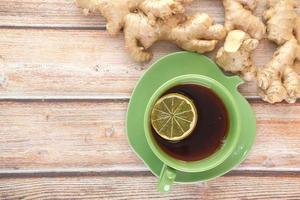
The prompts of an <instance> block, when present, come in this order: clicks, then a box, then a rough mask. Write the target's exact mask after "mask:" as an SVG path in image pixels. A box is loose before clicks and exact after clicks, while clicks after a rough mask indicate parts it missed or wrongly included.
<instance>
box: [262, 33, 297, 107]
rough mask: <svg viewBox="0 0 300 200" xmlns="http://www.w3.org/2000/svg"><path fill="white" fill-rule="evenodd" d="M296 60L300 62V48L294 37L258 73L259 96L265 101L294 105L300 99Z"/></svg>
mask: <svg viewBox="0 0 300 200" xmlns="http://www.w3.org/2000/svg"><path fill="white" fill-rule="evenodd" d="M295 60H300V46H299V44H298V43H297V40H296V39H295V38H294V37H293V38H292V39H290V40H289V41H287V42H286V43H285V44H283V45H282V46H281V47H279V48H278V49H277V51H276V52H275V53H274V55H273V58H272V60H271V61H270V62H269V63H268V64H266V65H265V66H264V67H263V68H262V69H261V70H259V71H258V73H257V84H258V88H259V94H260V96H261V97H262V99H263V100H264V101H267V102H269V103H276V102H281V101H283V100H285V101H287V102H288V103H294V102H295V101H296V100H297V98H298V97H300V77H299V75H298V74H297V72H296V71H295V70H294V68H293V65H294V62H295Z"/></svg>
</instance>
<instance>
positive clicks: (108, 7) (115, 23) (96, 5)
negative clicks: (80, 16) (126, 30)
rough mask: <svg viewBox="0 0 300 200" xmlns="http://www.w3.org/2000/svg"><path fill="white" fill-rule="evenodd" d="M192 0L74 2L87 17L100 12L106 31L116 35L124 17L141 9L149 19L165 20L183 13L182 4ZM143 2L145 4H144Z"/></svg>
mask: <svg viewBox="0 0 300 200" xmlns="http://www.w3.org/2000/svg"><path fill="white" fill-rule="evenodd" d="M192 1H193V0H76V3H77V5H78V7H80V8H82V9H83V13H84V14H85V15H88V14H90V13H94V12H100V13H101V15H103V16H104V17H105V18H106V20H107V25H106V29H107V30H108V32H109V33H110V34H111V35H116V34H118V33H119V32H120V30H121V29H122V28H123V27H124V24H125V21H124V20H125V16H126V15H128V14H129V13H132V12H135V11H136V10H137V9H141V10H142V11H143V12H144V13H145V14H146V15H148V16H149V19H150V20H152V23H153V21H155V19H156V18H161V19H166V18H168V17H170V16H171V15H172V14H176V13H184V12H185V9H184V7H183V5H184V4H187V3H190V2H192ZM144 2H145V3H144Z"/></svg>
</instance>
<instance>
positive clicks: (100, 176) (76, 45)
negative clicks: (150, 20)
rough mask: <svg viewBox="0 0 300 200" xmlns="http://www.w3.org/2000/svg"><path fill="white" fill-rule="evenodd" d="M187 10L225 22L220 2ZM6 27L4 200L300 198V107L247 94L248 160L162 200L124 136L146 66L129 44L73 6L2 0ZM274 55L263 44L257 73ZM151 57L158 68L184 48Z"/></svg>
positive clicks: (1, 45) (1, 131) (0, 56)
mask: <svg viewBox="0 0 300 200" xmlns="http://www.w3.org/2000/svg"><path fill="white" fill-rule="evenodd" d="M259 2H260V5H259V9H258V13H261V11H262V8H263V6H264V5H265V1H259ZM299 2H300V1H299ZM189 11H191V12H195V11H206V12H208V13H209V14H210V15H212V16H214V17H215V19H216V21H217V22H223V15H224V14H223V9H222V5H221V1H219V0H201V1H196V2H195V3H193V5H192V6H190V7H189ZM299 13H300V12H299ZM0 26H1V29H0V63H1V65H0V85H1V86H0V127H1V128H0V199H23V198H24V199H55V198H57V199H59V198H66V199H88V198H94V199H99V198H107V199H148V198H167V199H271V198H274V199H300V102H299V101H297V103H295V104H292V105H288V104H286V103H279V104H276V105H270V104H267V103H265V102H263V101H262V100H261V99H260V98H259V97H258V96H257V94H256V86H255V83H248V84H245V85H243V86H241V88H240V91H241V92H242V93H243V94H244V95H245V96H246V97H247V98H248V100H249V102H250V103H251V105H252V108H253V109H254V111H255V112H256V115H257V126H258V130H257V138H256V142H255V145H254V148H253V150H252V152H251V153H250V155H249V157H248V158H247V160H246V161H245V162H243V163H242V164H241V165H240V166H239V167H237V168H236V169H234V170H233V171H232V172H230V173H228V174H226V175H225V176H223V177H220V178H218V179H215V180H212V181H209V182H207V183H197V184H189V185H179V184H177V185H175V186H174V187H173V190H172V192H171V193H169V194H165V195H162V194H159V193H158V192H157V191H156V181H157V179H156V178H155V177H154V176H153V175H152V174H151V173H150V172H149V170H148V169H147V168H146V167H145V165H144V164H143V162H142V161H141V160H140V159H138V157H137V156H136V155H135V154H134V153H133V151H132V150H131V148H130V147H129V145H128V142H127V138H126V134H125V121H124V120H125V114H126V109H127V105H128V100H129V98H130V95H131V92H132V89H133V87H134V86H135V84H136V83H137V80H138V79H139V78H140V77H141V75H142V74H143V73H144V71H145V69H146V68H147V67H148V66H149V64H142V65H141V64H138V63H135V62H133V61H132V60H131V59H130V57H129V56H128V55H127V53H126V51H125V50H124V41H123V38H122V36H119V37H116V38H111V37H109V35H108V34H107V32H106V31H105V21H104V19H103V18H102V17H100V16H99V15H95V16H93V17H85V16H83V15H82V14H81V12H80V10H79V9H78V8H76V6H75V5H74V4H73V2H72V1H66V0H65V1H62V0H26V1H22V0H1V1H0ZM274 49H275V45H274V44H271V43H270V42H267V41H262V43H261V44H260V46H259V48H258V50H257V51H256V52H255V62H256V63H257V65H258V66H262V65H263V64H264V63H266V62H267V61H268V60H269V59H270V58H271V55H272V53H273V52H274ZM153 51H154V52H155V57H154V59H153V61H155V60H157V58H159V57H161V56H163V55H166V54H168V53H170V52H174V51H178V49H177V48H176V47H175V46H174V45H172V44H167V43H159V44H157V45H155V46H154V47H153ZM214 54H215V53H211V54H209V56H213V55H214Z"/></svg>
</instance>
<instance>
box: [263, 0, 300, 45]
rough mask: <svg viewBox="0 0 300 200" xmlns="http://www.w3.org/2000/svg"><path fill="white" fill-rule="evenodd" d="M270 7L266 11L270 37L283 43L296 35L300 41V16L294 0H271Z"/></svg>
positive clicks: (277, 42) (278, 42) (276, 41)
mask: <svg viewBox="0 0 300 200" xmlns="http://www.w3.org/2000/svg"><path fill="white" fill-rule="evenodd" d="M268 6H269V9H268V10H266V11H265V12H264V15H263V17H264V19H265V20H266V21H267V34H268V36H267V37H268V39H269V40H271V41H274V42H275V43H276V44H278V45H282V44H284V43H285V42H287V41H289V40H290V39H292V38H293V37H294V34H295V37H296V39H297V40H298V42H300V17H299V16H298V15H297V13H296V10H295V8H296V7H297V3H296V1H294V0H269V1H268Z"/></svg>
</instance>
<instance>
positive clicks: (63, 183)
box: [0, 173, 300, 200]
mask: <svg viewBox="0 0 300 200" xmlns="http://www.w3.org/2000/svg"><path fill="white" fill-rule="evenodd" d="M245 180H246V181H245ZM245 182H246V184H245ZM299 188H300V177H299V176H294V175H293V174H291V175H286V176H276V178H274V176H268V175H256V176H247V175H246V176H243V175H227V176H225V177H221V178H219V179H216V180H212V181H210V182H208V183H196V184H188V185H181V184H178V185H175V186H174V188H173V191H172V192H171V193H169V194H160V193H158V192H157V191H156V178H155V177H153V176H152V175H151V174H149V173H147V174H142V175H139V174H137V175H133V174H127V176H118V175H117V176H114V177H111V176H108V177H106V176H101V177H97V176H96V177H95V176H92V177H81V176H78V177H68V178H58V177H52V178H49V177H46V178H19V179H2V180H0V198H1V199H27V198H28V199H61V197H64V198H66V199H102V198H106V199H124V200H125V199H134V200H135V199H136V200H140V199H153V198H154V199H191V200H194V199H200V200H202V199H203V200H218V199H220V200H236V199H256V200H261V199H291V200H292V199H293V200H294V199H299V196H300V190H299ZM241 191H242V192H241Z"/></svg>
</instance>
